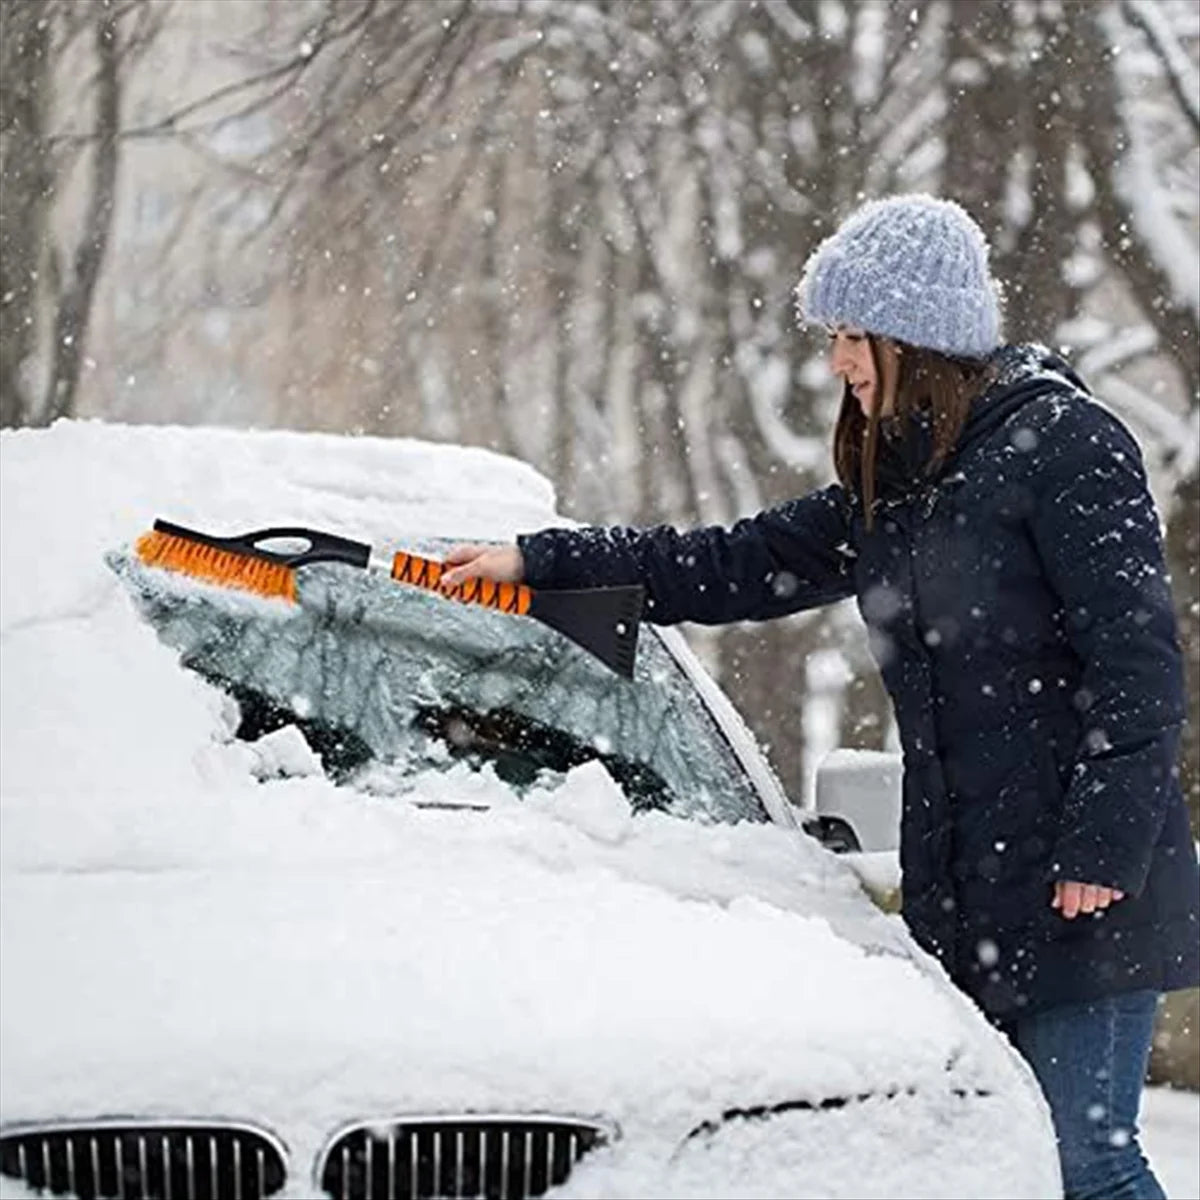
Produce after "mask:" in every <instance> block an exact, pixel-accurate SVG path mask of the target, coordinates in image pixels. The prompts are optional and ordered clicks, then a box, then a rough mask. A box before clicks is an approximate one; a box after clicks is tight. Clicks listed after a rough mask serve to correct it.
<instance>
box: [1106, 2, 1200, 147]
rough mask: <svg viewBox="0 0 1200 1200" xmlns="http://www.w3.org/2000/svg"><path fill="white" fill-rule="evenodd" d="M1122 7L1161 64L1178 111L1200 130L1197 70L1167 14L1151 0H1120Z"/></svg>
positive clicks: (1199, 78)
mask: <svg viewBox="0 0 1200 1200" xmlns="http://www.w3.org/2000/svg"><path fill="white" fill-rule="evenodd" d="M1121 10H1122V12H1124V14H1125V19H1126V20H1127V21H1129V23H1130V24H1131V25H1135V26H1137V28H1138V29H1140V30H1141V31H1142V33H1144V34H1145V35H1146V40H1147V41H1148V42H1149V43H1150V48H1151V49H1152V50H1153V51H1154V53H1155V54H1156V55H1157V57H1158V59H1159V61H1160V62H1161V63H1162V65H1163V69H1164V70H1165V72H1166V76H1167V83H1168V84H1169V85H1170V87H1171V93H1172V95H1174V97H1175V100H1176V102H1177V103H1178V104H1179V109H1180V111H1181V112H1182V113H1183V115H1184V116H1185V117H1187V118H1188V120H1189V121H1190V122H1191V125H1192V128H1193V129H1194V130H1195V131H1196V133H1197V134H1200V72H1197V70H1196V65H1195V63H1193V62H1192V60H1191V59H1190V58H1189V57H1188V55H1187V52H1186V51H1185V50H1184V48H1183V47H1182V46H1181V45H1180V44H1179V39H1178V38H1177V37H1176V36H1175V32H1174V30H1173V29H1172V28H1171V25H1170V23H1169V22H1168V21H1167V18H1166V14H1165V13H1164V12H1163V11H1162V8H1161V7H1160V6H1159V5H1158V4H1156V3H1154V0H1121Z"/></svg>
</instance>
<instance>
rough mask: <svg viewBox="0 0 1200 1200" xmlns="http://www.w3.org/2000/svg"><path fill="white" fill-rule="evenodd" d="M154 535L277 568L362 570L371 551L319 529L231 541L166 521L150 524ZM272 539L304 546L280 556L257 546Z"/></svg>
mask: <svg viewBox="0 0 1200 1200" xmlns="http://www.w3.org/2000/svg"><path fill="white" fill-rule="evenodd" d="M154 528H155V531H156V532H158V533H165V534H167V535H168V536H169V537H178V538H186V539H187V540H188V541H189V542H198V543H200V544H201V545H203V546H212V547H213V548H214V549H216V550H229V551H232V552H233V553H235V554H248V555H251V556H253V557H254V558H261V559H263V560H264V561H265V562H270V563H275V564H277V565H278V566H281V567H303V566H304V565H305V564H306V563H317V562H342V563H349V565H350V566H352V567H365V566H366V565H367V563H368V562H369V561H370V558H371V547H370V546H368V545H367V544H366V543H365V542H356V541H353V540H352V539H350V538H344V537H339V536H338V535H337V534H336V533H322V532H321V530H319V529H305V528H304V527H303V526H281V527H279V528H274V529H255V530H253V531H252V532H250V533H239V534H236V535H235V536H233V537H213V535H212V534H210V533H199V532H197V531H196V530H195V529H186V528H185V527H184V526H182V525H175V524H172V522H170V521H162V520H158V521H155V522H154ZM276 538H292V539H294V540H296V541H304V542H306V543H307V545H306V546H305V548H304V549H303V550H297V551H296V552H295V553H293V554H281V553H280V552H279V551H277V550H263V549H262V548H261V547H260V546H259V543H260V542H269V541H273V540H274V539H276Z"/></svg>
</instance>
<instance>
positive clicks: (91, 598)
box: [0, 422, 1025, 1154]
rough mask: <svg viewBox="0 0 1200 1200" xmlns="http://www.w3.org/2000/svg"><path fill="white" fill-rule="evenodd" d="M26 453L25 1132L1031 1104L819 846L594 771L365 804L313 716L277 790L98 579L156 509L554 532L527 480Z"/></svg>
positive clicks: (152, 456) (315, 456)
mask: <svg viewBox="0 0 1200 1200" xmlns="http://www.w3.org/2000/svg"><path fill="white" fill-rule="evenodd" d="M0 450H2V453H3V470H2V471H0V488H2V493H0V513H2V515H3V536H2V538H0V554H2V558H0V565H2V570H0V588H2V595H0V644H2V653H3V660H4V671H3V673H2V675H0V688H2V693H0V713H2V721H0V771H2V776H0V942H2V949H3V961H4V970H3V973H2V976H0V1061H3V1063H4V1070H3V1073H2V1075H0V1118H3V1119H4V1120H23V1119H33V1118H40V1119H46V1118H50V1117H85V1116H90V1115H97V1114H101V1113H118V1112H137V1113H142V1114H159V1115H172V1114H176V1115H183V1114H188V1115H203V1114H224V1115H232V1116H241V1117H244V1118H247V1119H255V1120H258V1121H263V1122H266V1123H267V1124H269V1125H274V1126H275V1127H276V1128H279V1129H280V1130H286V1133H287V1136H288V1138H289V1140H290V1141H291V1142H292V1145H293V1149H296V1150H297V1151H298V1153H300V1154H303V1153H304V1152H305V1151H306V1150H311V1149H313V1148H314V1147H315V1146H316V1145H317V1143H318V1142H319V1141H320V1140H321V1139H322V1138H323V1137H324V1136H325V1135H327V1134H328V1133H329V1131H330V1129H331V1128H332V1127H333V1126H334V1125H336V1124H338V1123H340V1122H342V1121H345V1120H348V1119H352V1118H354V1117H360V1116H379V1115H386V1114H390V1113H396V1112H403V1111H412V1110H418V1111H436V1110H447V1109H448V1110H459V1109H464V1108H469V1109H476V1110H478V1109H486V1108H491V1109H499V1110H514V1109H537V1110H541V1111H570V1112H576V1113H592V1114H604V1115H607V1116H608V1117H609V1118H611V1119H615V1120H617V1121H618V1122H620V1123H622V1124H623V1125H625V1126H627V1127H628V1128H631V1129H640V1130H643V1131H644V1130H650V1129H657V1130H660V1131H663V1132H664V1134H666V1135H669V1136H671V1137H675V1138H678V1137H681V1136H682V1135H683V1134H684V1133H686V1132H687V1130H688V1129H690V1128H691V1127H693V1126H694V1125H695V1124H696V1123H698V1122H699V1121H702V1120H705V1119H708V1118H713V1117H715V1116H717V1115H719V1114H720V1112H721V1111H722V1110H724V1109H726V1108H731V1107H747V1106H752V1105H761V1104H773V1103H778V1102H782V1101H789V1100H798V1099H804V1100H813V1101H820V1100H822V1099H825V1098H828V1097H843V1096H855V1095H859V1094H865V1093H879V1092H886V1091H888V1090H890V1089H897V1088H916V1089H918V1090H920V1089H928V1090H930V1091H931V1092H937V1093H947V1092H948V1090H949V1089H950V1088H952V1087H957V1088H960V1089H962V1088H965V1089H967V1090H970V1089H972V1088H974V1087H979V1088H982V1089H987V1090H997V1089H999V1090H1005V1089H1011V1088H1014V1087H1016V1088H1020V1087H1022V1086H1025V1083H1024V1082H1022V1081H1021V1080H1019V1079H1018V1078H1017V1076H1016V1075H1015V1074H1014V1070H1013V1066H1012V1058H1011V1055H1010V1054H1008V1053H1007V1052H1006V1051H1005V1050H1004V1048H1003V1046H1002V1045H1001V1043H1000V1041H999V1038H998V1037H993V1036H991V1035H989V1034H988V1033H987V1031H986V1030H984V1029H983V1027H982V1024H981V1022H979V1020H978V1018H977V1017H976V1015H975V1014H974V1013H972V1012H971V1011H970V1010H969V1008H968V1006H967V1004H966V1002H965V1001H964V1000H963V999H962V998H961V997H960V996H958V995H957V994H956V993H954V992H953V991H952V990H951V989H950V988H948V987H946V986H944V984H943V981H942V980H941V978H940V976H939V975H938V972H937V969H936V968H935V967H933V966H932V965H931V964H930V963H929V962H928V961H927V960H923V959H922V960H920V961H918V960H916V959H914V958H911V957H909V954H910V951H909V943H908V941H907V939H906V938H904V937H903V935H902V933H901V930H900V927H899V923H898V920H897V919H896V918H889V917H885V916H883V915H882V914H879V913H877V912H876V911H875V910H874V909H873V908H871V906H870V905H869V903H868V902H867V901H866V900H865V898H864V897H863V896H862V895H861V894H860V892H859V891H858V889H857V885H856V883H855V881H854V880H853V878H852V876H851V875H850V874H849V872H848V871H847V870H845V869H844V868H843V867H842V865H841V864H839V863H837V862H836V861H835V860H834V859H833V858H832V857H831V856H830V855H828V854H826V853H825V852H823V851H821V850H820V849H819V848H818V847H817V846H816V845H815V844H814V843H810V842H808V841H806V840H805V839H803V838H801V837H799V836H797V835H796V834H795V833H794V832H793V831H790V830H785V829H781V828H779V827H776V826H756V825H749V824H747V825H741V826H705V825H701V824H698V823H695V822H689V821H682V820H679V819H674V818H671V817H668V816H666V815H664V814H659V813H650V814H646V815H642V816H638V817H636V818H635V817H633V816H632V815H631V813H630V810H629V807H628V805H627V803H626V801H625V799H624V797H623V796H622V795H621V793H620V791H619V790H618V789H617V788H616V786H615V785H614V784H613V782H612V780H611V779H609V777H608V776H607V775H606V773H605V772H604V770H603V768H602V767H600V766H599V765H598V764H590V765H588V766H585V767H581V768H579V769H577V770H576V771H574V772H572V773H571V774H570V775H569V776H568V777H567V778H566V780H565V782H564V783H563V784H562V785H561V786H560V787H557V788H555V789H554V790H543V791H535V792H534V793H533V794H531V795H529V796H528V797H527V798H526V799H525V800H524V801H518V800H516V799H515V798H514V796H513V795H512V793H511V792H510V791H509V789H508V788H506V787H505V786H503V785H502V784H501V783H500V782H499V781H498V780H497V779H495V777H494V776H490V775H488V774H487V773H483V774H472V773H471V772H470V771H469V770H467V769H466V768H465V767H459V768H457V769H455V770H452V771H448V772H444V773H431V774H430V775H429V776H428V777H427V778H425V779H423V780H421V781H419V783H418V786H417V787H416V788H415V789H414V790H413V791H412V792H411V793H409V796H408V798H407V800H398V799H394V798H393V799H383V798H372V797H369V796H366V795H364V794H362V793H356V792H353V791H350V790H348V789H338V788H335V787H334V786H332V785H331V784H330V783H329V782H328V781H327V780H325V779H324V778H323V777H321V776H319V775H317V774H311V773H309V772H311V771H313V770H314V767H313V764H312V763H311V762H307V761H306V758H305V751H304V749H303V747H301V746H299V745H296V744H292V745H288V744H287V740H286V739H287V731H284V734H283V738H282V739H281V740H280V741H279V742H278V743H277V744H276V746H275V749H274V751H273V753H274V754H275V755H276V759H277V761H276V762H275V764H274V765H275V766H277V767H281V768H282V769H283V771H284V773H285V774H289V775H290V776H292V777H289V778H283V779H278V780H276V781H274V782H269V783H259V782H256V780H257V779H258V778H260V777H261V776H262V775H263V774H264V771H263V766H264V764H263V761H262V760H263V754H264V750H263V749H262V748H261V747H260V748H254V747H247V746H245V745H242V744H240V743H236V742H234V741H232V738H231V729H232V719H231V713H230V711H229V703H230V702H229V701H228V700H227V699H226V698H224V697H223V696H222V695H221V694H220V693H218V692H217V691H216V690H215V689H213V688H211V687H209V686H208V685H206V684H204V683H203V682H202V681H200V680H199V679H198V678H196V677H194V676H192V675H191V674H189V673H188V672H186V671H184V670H182V669H181V668H180V667H179V664H178V662H177V661H176V658H175V655H174V654H173V653H172V652H171V651H170V650H168V649H167V648H166V647H164V646H163V645H162V644H161V643H160V642H159V641H158V639H157V638H156V636H155V634H154V633H153V631H152V630H151V629H150V628H149V627H148V626H146V625H145V624H144V623H143V622H142V621H140V620H139V619H138V617H137V616H136V614H135V612H134V609H133V606H132V604H131V602H130V600H129V598H128V596H127V595H126V594H125V592H124V591H123V590H122V589H121V587H120V585H119V584H118V582H117V581H116V579H115V578H114V577H113V576H112V575H111V573H110V572H108V571H107V569H106V568H105V566H104V562H103V556H104V553H105V551H107V550H109V549H111V547H112V546H113V545H115V544H120V543H127V542H128V541H130V540H132V538H133V537H135V536H136V535H137V533H139V532H140V531H141V530H142V529H144V528H147V527H148V526H149V524H150V522H151V521H152V520H153V518H154V517H155V516H159V515H163V516H167V517H169V518H173V519H177V520H179V521H181V522H183V523H188V524H194V525H196V526H197V527H200V528H214V529H215V530H217V531H221V530H222V529H224V530H226V531H232V530H236V529H238V528H248V527H251V526H253V525H256V524H272V523H292V522H295V523H303V524H311V525H318V526H325V527H331V526H332V527H333V528H335V529H340V530H342V531H346V532H354V533H356V534H357V535H358V536H362V537H363V538H364V539H365V540H371V539H373V538H375V537H378V536H381V535H382V534H383V532H384V531H385V530H386V529H388V528H394V527H395V525H396V523H397V522H403V521H405V520H412V521H413V522H414V523H415V522H417V521H418V520H419V522H420V524H421V525H422V526H423V527H424V528H441V529H443V530H445V531H446V532H447V533H450V534H457V535H460V536H464V537H472V538H479V537H510V536H512V534H513V533H514V532H516V531H517V530H518V529H520V528H532V527H534V526H536V525H538V524H544V523H547V522H548V521H550V520H552V519H553V511H552V496H551V494H550V493H549V490H548V488H547V487H546V486H545V485H544V481H542V480H541V479H540V477H538V476H536V475H535V474H534V473H533V472H531V471H528V470H526V469H524V468H519V467H518V466H517V465H515V464H512V463H510V462H508V461H507V460H502V459H499V458H496V456H491V455H488V454H486V453H485V452H481V451H466V450H459V449H450V448H439V447H431V446H422V445H421V444H419V443H408V442H386V443H385V442H382V441H377V440H374V439H341V438H332V437H323V436H311V435H310V436H307V437H305V436H301V435H295V434H281V433H279V434H277V433H271V434H233V433H230V432H226V431H203V430H200V431H197V430H177V429H163V428H154V429H151V428H131V427H120V426H105V425H101V424H95V423H71V422H63V423H59V424H58V425H56V426H54V427H52V428H51V429H50V430H47V431H39V432H30V431H22V432H19V433H9V432H5V433H4V434H3V435H2V436H0ZM437 485H440V491H439V489H438V486H437ZM472 485H473V486H472ZM439 495H441V496H445V495H451V496H453V497H454V499H453V500H451V501H443V500H438V499H437V497H438V496H439ZM472 496H473V497H474V502H470V501H469V500H468V499H464V497H472ZM297 736H298V735H297ZM267 773H268V774H269V773H270V772H269V771H268V772H267ZM413 800H416V801H420V802H423V803H427V804H439V803H442V804H444V803H447V802H452V803H456V804H461V803H464V802H465V803H476V804H478V805H480V806H481V807H484V808H486V811H482V812H475V811H461V810H453V809H450V810H446V809H439V808H428V807H422V806H421V805H420V804H418V803H413V802H412V801H413ZM881 997H886V998H887V1000H886V1004H881V1003H880V998H881ZM950 1065H953V1068H954V1069H953V1071H952V1072H948V1071H947V1067H948V1066H950ZM1014 1080H1015V1081H1016V1082H1015V1083H1014Z"/></svg>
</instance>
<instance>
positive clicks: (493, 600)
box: [392, 551, 533, 616]
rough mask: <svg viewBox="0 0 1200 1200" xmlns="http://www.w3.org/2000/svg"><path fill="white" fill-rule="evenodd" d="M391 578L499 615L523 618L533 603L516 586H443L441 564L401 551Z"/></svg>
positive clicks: (487, 582) (485, 582)
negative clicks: (513, 615)
mask: <svg viewBox="0 0 1200 1200" xmlns="http://www.w3.org/2000/svg"><path fill="white" fill-rule="evenodd" d="M392 578H393V579H395V580H397V581H399V582H400V583H409V584H412V585H413V586H414V587H419V588H425V589H426V590H427V591H431V592H437V593H438V595H440V596H445V597H447V599H450V600H461V601H462V602H463V603H464V604H482V605H483V606H484V608H495V609H498V610H499V611H500V612H506V613H516V614H518V615H520V616H524V615H525V614H526V613H527V612H528V611H529V606H530V604H531V603H532V601H533V593H532V592H531V591H530V590H529V588H527V587H525V586H524V585H523V584H519V583H496V582H495V581H494V580H491V579H468V580H467V581H466V582H465V583H459V584H455V585H454V586H453V587H443V586H442V582H441V580H442V564H441V563H440V562H434V561H433V559H430V558H421V557H420V556H419V555H417V554H405V553H404V552H403V551H400V552H398V553H397V554H396V556H395V557H394V558H393V559H392Z"/></svg>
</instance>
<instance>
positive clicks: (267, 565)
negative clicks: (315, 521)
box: [135, 520, 644, 679]
mask: <svg viewBox="0 0 1200 1200" xmlns="http://www.w3.org/2000/svg"><path fill="white" fill-rule="evenodd" d="M271 542H276V543H290V545H287V547H286V548H280V547H279V546H276V548H274V549H271V548H268V545H269V543H271ZM135 551H136V553H137V556H138V558H139V559H140V560H141V561H142V562H143V563H144V564H145V565H146V566H148V567H158V568H161V569H163V570H167V571H173V572H177V573H179V574H183V575H189V576H191V577H192V578H193V579H198V580H201V581H202V582H205V583H214V584H218V585H220V586H224V587H231V588H235V589H238V590H239V591H244V592H255V593H257V594H258V595H260V596H267V597H278V598H280V599H283V600H286V601H288V602H289V603H291V604H297V603H299V601H298V598H297V593H296V571H297V569H298V568H299V567H303V566H307V565H308V564H309V563H326V562H337V563H344V564H346V565H348V566H351V567H359V568H361V569H363V570H370V571H378V572H380V573H383V574H386V575H388V576H389V577H390V578H391V579H393V580H395V581H396V582H397V583H402V584H408V585H410V586H412V587H418V588H423V589H425V590H426V591H430V592H434V593H436V594H437V595H439V596H443V597H445V598H446V599H447V600H458V601H461V602H463V603H465V604H478V605H481V606H483V607H484V608H491V609H495V610H496V611H497V612H502V613H510V614H512V615H514V616H521V617H532V618H533V619H534V620H535V621H541V623H542V624H543V625H549V626H550V628H551V629H554V630H557V632H559V633H561V634H563V635H564V636H565V637H568V638H570V639H571V641H573V642H575V643H576V645H578V646H581V647H583V649H584V650H586V651H588V652H589V653H590V654H593V655H595V657H596V658H598V659H599V660H600V661H601V662H602V663H604V665H605V666H607V667H610V668H611V669H612V670H614V671H616V673H617V674H618V675H622V676H624V678H626V679H632V678H633V664H634V658H635V656H636V653H637V636H638V622H639V621H640V620H641V615H642V602H643V597H644V589H642V588H641V587H638V586H633V587H608V588H586V589H583V590H579V591H550V590H542V589H539V590H537V591H535V590H534V589H533V588H530V587H526V586H525V585H524V584H517V583H495V582H493V581H492V580H490V579H468V580H466V581H464V582H463V583H460V584H455V585H453V586H449V587H447V586H444V585H443V584H442V583H441V577H442V564H441V563H440V562H435V561H434V560H433V559H429V558H421V557H419V556H418V555H416V554H406V553H404V552H403V551H399V552H397V553H396V554H395V555H394V556H393V557H392V559H391V561H390V562H389V561H388V560H387V559H386V558H380V557H377V556H376V555H373V554H372V553H371V547H370V546H368V545H367V544H366V543H365V542H355V541H351V540H350V539H349V538H344V537H339V536H338V535H337V534H332V533H322V532H320V531H319V530H316V529H303V528H280V529H258V530H255V531H254V532H252V533H243V534H239V535H237V536H236V537H213V536H211V535H210V534H206V533H197V532H196V531H195V530H194V529H185V528H184V527H183V526H182V525H173V524H172V523H171V522H170V521H162V520H158V521H155V522H154V528H153V530H151V531H150V532H149V533H144V534H143V535H142V536H141V537H140V538H139V539H138V540H137V543H136V545H135Z"/></svg>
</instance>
